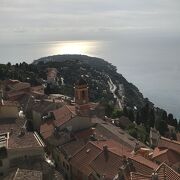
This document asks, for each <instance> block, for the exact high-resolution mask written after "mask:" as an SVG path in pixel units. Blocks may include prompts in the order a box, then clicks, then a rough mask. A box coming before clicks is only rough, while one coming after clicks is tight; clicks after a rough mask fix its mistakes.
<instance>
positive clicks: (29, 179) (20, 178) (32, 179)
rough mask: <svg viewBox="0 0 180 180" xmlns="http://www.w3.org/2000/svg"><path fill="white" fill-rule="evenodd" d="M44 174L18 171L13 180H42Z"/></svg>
mask: <svg viewBox="0 0 180 180" xmlns="http://www.w3.org/2000/svg"><path fill="white" fill-rule="evenodd" d="M42 179H43V177H42V172H40V171H35V170H26V169H17V171H16V174H15V176H14V178H13V180H42Z"/></svg>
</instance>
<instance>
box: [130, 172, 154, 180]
mask: <svg viewBox="0 0 180 180" xmlns="http://www.w3.org/2000/svg"><path fill="white" fill-rule="evenodd" d="M130 174H131V175H130V176H131V180H152V176H150V175H144V174H141V173H138V172H131V173H130Z"/></svg>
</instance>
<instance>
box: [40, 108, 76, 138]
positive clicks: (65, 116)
mask: <svg viewBox="0 0 180 180" xmlns="http://www.w3.org/2000/svg"><path fill="white" fill-rule="evenodd" d="M73 110H74V108H73V107H72V106H67V105H64V106H63V107H61V108H59V109H56V110H53V111H51V112H52V113H53V114H54V118H55V120H49V121H48V122H46V123H44V124H42V125H41V126H40V133H41V135H42V136H43V138H44V139H47V138H48V137H50V136H51V135H52V134H53V132H54V128H55V127H60V126H61V125H63V124H64V123H66V122H67V121H69V120H71V119H72V118H73V117H75V116H76V115H75V113H74V111H73Z"/></svg>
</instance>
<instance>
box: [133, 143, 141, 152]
mask: <svg viewBox="0 0 180 180" xmlns="http://www.w3.org/2000/svg"><path fill="white" fill-rule="evenodd" d="M139 149H140V145H139V142H136V144H135V147H134V153H136V152H137V151H138V150H139Z"/></svg>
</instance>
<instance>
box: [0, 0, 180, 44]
mask: <svg viewBox="0 0 180 180" xmlns="http://www.w3.org/2000/svg"><path fill="white" fill-rule="evenodd" d="M1 1H2V2H1V6H0V22H3V23H0V33H1V34H3V36H2V37H0V42H1V43H3V42H4V41H5V42H12V43H13V42H21V41H23V40H29V41H32V40H36V41H37V40H43V39H44V40H45V41H47V40H55V39H56V38H57V40H58V39H61V38H63V40H65V39H67V40H69V38H71V39H87V40H88V39H95V38H98V39H102V40H103V39H109V38H115V39H116V37H117V36H119V35H121V33H124V32H127V33H134V32H141V33H150V32H151V33H160V32H164V33H171V32H172V33H174V32H176V33H177V34H178V33H179V32H180V23H179V19H180V12H179V8H178V6H179V5H180V1H179V0H172V1H169V0H152V1H149V0H122V1H118V0H111V1H104V0H98V1H97V0H91V1H87V0H76V1H74V0H61V1H59V0H31V1H24V0H1ZM17 34H19V35H18V36H17ZM20 34H22V36H21V35H20ZM24 36H26V38H24ZM5 37H6V38H5Z"/></svg>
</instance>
